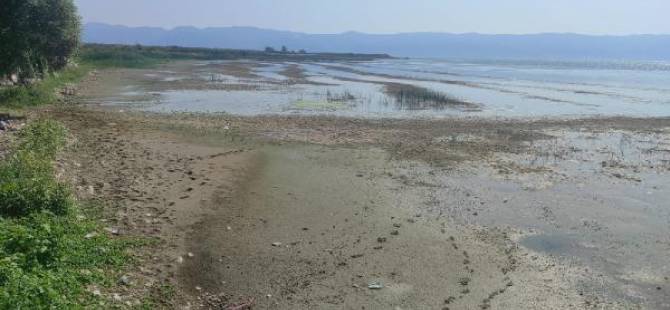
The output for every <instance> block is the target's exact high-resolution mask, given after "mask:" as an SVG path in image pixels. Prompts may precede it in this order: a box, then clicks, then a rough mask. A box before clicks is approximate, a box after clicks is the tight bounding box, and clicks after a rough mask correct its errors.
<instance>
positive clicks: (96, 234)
mask: <svg viewBox="0 0 670 310" xmlns="http://www.w3.org/2000/svg"><path fill="white" fill-rule="evenodd" d="M96 236H98V233H97V232H95V231H94V232H90V233H88V234H86V235H85V236H84V238H86V239H91V238H94V237H96Z"/></svg>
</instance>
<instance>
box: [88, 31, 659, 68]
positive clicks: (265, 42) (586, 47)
mask: <svg viewBox="0 0 670 310" xmlns="http://www.w3.org/2000/svg"><path fill="white" fill-rule="evenodd" d="M83 39H84V41H85V42H87V43H116V44H142V45H158V46H169V45H178V46H185V47H209V48H233V49H263V48H265V47H266V46H271V47H274V48H276V49H280V48H281V46H286V47H288V48H289V49H290V50H300V49H305V50H307V51H309V52H342V53H344V52H351V53H388V54H391V55H393V56H399V57H425V58H460V59H482V58H488V59H490V58H493V59H547V58H550V59H636V60H670V35H630V36H594V35H579V34H553V33H552V34H529V35H489V34H476V33H467V34H450V33H401V34H365V33H358V32H347V33H341V34H307V33H298V32H289V31H278V30H268V29H260V28H253V27H222V28H203V29H200V28H195V27H177V28H174V29H170V30H168V29H163V28H155V27H126V26H115V25H107V24H100V23H88V24H86V25H85V27H84V38H83Z"/></svg>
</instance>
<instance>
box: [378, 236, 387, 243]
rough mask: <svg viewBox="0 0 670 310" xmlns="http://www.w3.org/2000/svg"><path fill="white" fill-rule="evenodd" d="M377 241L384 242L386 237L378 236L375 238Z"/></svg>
mask: <svg viewBox="0 0 670 310" xmlns="http://www.w3.org/2000/svg"><path fill="white" fill-rule="evenodd" d="M377 242H379V243H384V242H386V237H379V238H377Z"/></svg>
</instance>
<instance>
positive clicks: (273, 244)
mask: <svg viewBox="0 0 670 310" xmlns="http://www.w3.org/2000/svg"><path fill="white" fill-rule="evenodd" d="M272 246H276V247H279V246H281V242H273V243H272Z"/></svg>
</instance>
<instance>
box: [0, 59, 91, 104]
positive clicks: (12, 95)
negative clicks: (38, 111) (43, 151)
mask: <svg viewBox="0 0 670 310" xmlns="http://www.w3.org/2000/svg"><path fill="white" fill-rule="evenodd" d="M90 68H91V67H90V66H88V65H80V66H77V67H68V68H66V69H63V70H61V71H58V72H56V73H51V74H48V75H47V76H46V77H45V78H44V79H43V80H42V81H40V82H37V83H34V84H32V85H27V86H7V87H0V108H3V109H17V108H23V107H28V106H37V105H41V104H48V103H53V102H55V101H57V100H58V93H57V92H58V90H59V89H61V88H63V87H64V86H65V85H67V84H72V83H77V82H79V81H80V80H81V79H82V78H83V77H84V76H86V74H88V72H89V71H90Z"/></svg>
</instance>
